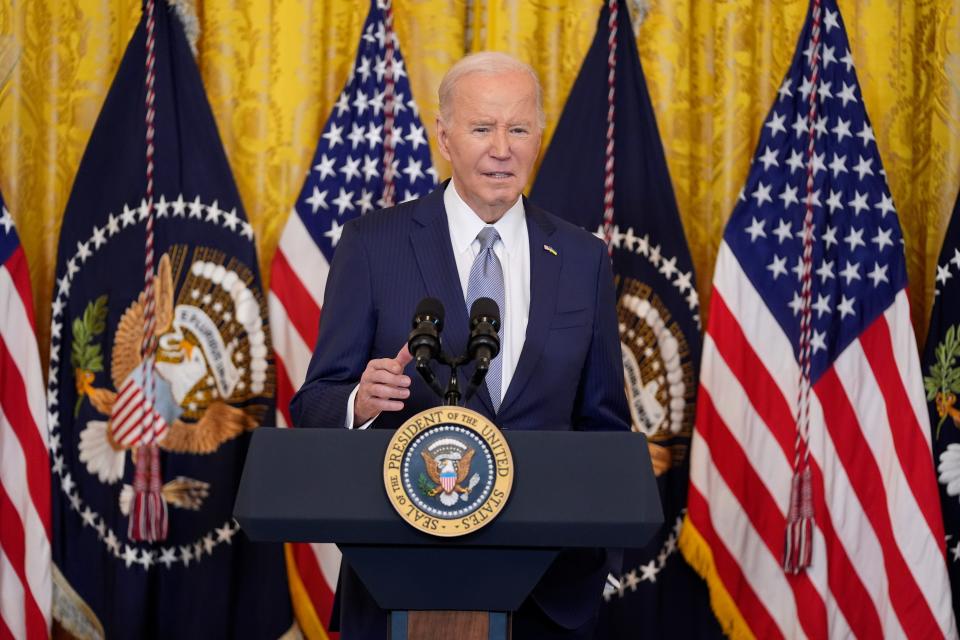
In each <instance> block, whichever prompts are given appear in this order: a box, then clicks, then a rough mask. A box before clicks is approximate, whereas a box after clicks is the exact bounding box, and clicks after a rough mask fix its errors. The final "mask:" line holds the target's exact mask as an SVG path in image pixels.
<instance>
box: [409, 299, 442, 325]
mask: <svg viewBox="0 0 960 640" xmlns="http://www.w3.org/2000/svg"><path fill="white" fill-rule="evenodd" d="M443 315H444V312H443V303H442V302H440V301H439V300H437V299H436V298H424V299H423V300H421V301H420V302H419V303H417V310H416V312H414V316H419V317H423V316H430V317H432V318H436V319H437V320H438V322H437V324H443Z"/></svg>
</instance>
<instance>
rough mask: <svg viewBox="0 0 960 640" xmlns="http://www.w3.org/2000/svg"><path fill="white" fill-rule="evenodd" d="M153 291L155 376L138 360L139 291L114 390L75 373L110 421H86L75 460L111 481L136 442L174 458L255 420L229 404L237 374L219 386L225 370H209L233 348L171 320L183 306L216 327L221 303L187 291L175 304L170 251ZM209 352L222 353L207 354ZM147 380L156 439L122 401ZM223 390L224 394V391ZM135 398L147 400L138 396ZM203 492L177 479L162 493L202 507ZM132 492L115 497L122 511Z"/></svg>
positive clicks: (119, 340)
mask: <svg viewBox="0 0 960 640" xmlns="http://www.w3.org/2000/svg"><path fill="white" fill-rule="evenodd" d="M178 262H180V261H179V260H178ZM186 288H187V287H186V286H184V289H186ZM153 294H154V307H155V318H156V323H155V325H154V330H153V335H154V337H155V338H156V339H157V349H156V356H155V363H154V367H153V370H152V372H146V371H145V369H146V367H145V366H144V363H143V362H142V358H141V345H142V343H143V338H144V323H143V318H144V307H145V301H146V292H145V291H141V292H140V295H139V296H138V297H137V299H136V300H135V301H134V302H133V303H131V304H130V306H129V307H128V308H127V309H126V311H124V313H123V316H122V317H121V318H120V322H119V323H118V325H117V329H116V333H115V334H114V340H113V351H112V353H111V357H110V362H111V366H110V377H111V381H112V383H113V387H114V389H116V391H115V390H112V389H107V388H98V387H95V386H93V376H92V375H89V376H82V375H79V374H78V377H77V387H78V392H80V393H81V394H82V395H86V396H87V397H88V398H89V399H90V403H91V405H92V406H93V407H94V409H96V410H97V411H98V412H99V413H101V414H104V415H105V416H108V418H107V420H105V421H104V420H91V421H89V422H88V423H87V426H86V428H85V429H84V430H83V432H81V434H80V445H79V449H80V460H81V461H82V462H84V463H85V464H86V467H87V470H88V471H89V472H90V473H92V474H94V475H96V476H97V477H98V478H99V479H100V481H101V482H105V483H108V484H113V483H114V482H116V481H117V480H119V479H120V478H121V477H122V476H123V468H124V464H125V457H126V453H127V451H130V452H131V453H134V452H135V451H136V449H137V447H138V446H140V445H143V444H156V445H158V446H159V447H160V448H161V449H164V450H166V451H169V452H171V453H191V454H209V453H213V452H215V451H216V450H217V449H218V448H219V447H220V445H221V444H223V443H224V442H226V441H228V440H230V439H233V438H235V437H237V436H238V435H240V434H242V433H244V432H245V431H247V430H250V429H253V428H255V427H256V426H257V423H258V420H257V418H256V416H254V415H252V413H251V412H248V411H246V410H244V409H242V408H238V407H234V406H231V405H230V404H228V403H227V400H229V399H230V397H229V396H230V395H231V394H232V393H233V390H234V389H236V388H237V387H238V386H239V388H241V389H242V388H243V385H242V384H240V385H237V384H236V381H237V380H238V379H239V378H240V377H241V376H240V375H239V374H238V373H236V372H235V371H233V372H232V373H233V376H232V378H231V379H230V380H228V381H227V382H226V383H224V382H223V381H222V380H221V379H220V378H222V377H223V373H222V371H214V367H212V362H211V359H214V358H215V359H217V361H218V362H220V363H223V362H226V363H227V365H229V364H230V363H231V361H232V359H233V357H234V356H235V354H234V350H235V349H236V343H235V342H231V343H230V344H227V345H224V343H223V341H222V340H220V341H217V340H213V341H211V340H209V339H207V340H204V339H203V337H202V336H199V335H196V334H195V333H194V332H192V331H191V330H190V328H191V326H190V325H189V323H185V322H179V321H176V320H175V316H176V317H179V316H178V315H177V313H178V312H179V311H181V309H185V310H187V312H188V313H189V314H192V315H190V316H189V317H196V318H199V319H200V320H199V321H198V324H201V325H203V326H209V327H213V328H216V327H217V326H218V325H217V323H216V322H215V321H213V320H212V319H211V316H214V314H213V313H212V311H213V310H215V309H218V310H221V311H222V310H223V308H224V305H223V303H222V302H218V303H217V304H216V305H214V304H213V303H212V302H213V298H212V296H204V297H203V298H202V299H200V298H199V296H196V295H194V298H197V299H196V300H191V299H189V297H188V295H189V294H188V293H187V292H186V291H182V292H181V295H180V299H179V300H178V303H180V304H178V305H177V306H175V305H174V276H173V267H172V265H171V259H170V255H169V254H164V255H163V256H162V257H161V258H160V260H159V264H158V266H157V273H156V275H155V276H154V282H153ZM227 299H228V300H229V298H227ZM210 307H212V308H210ZM211 345H214V346H213V347H211ZM217 345H219V347H217ZM211 349H213V350H215V351H219V352H220V353H211ZM220 368H221V369H222V368H223V366H222V364H221V367H220ZM82 373H86V372H82ZM148 376H149V377H152V387H153V398H152V406H149V405H147V404H146V402H144V407H145V409H144V410H146V411H151V412H152V413H153V416H154V418H155V420H156V424H158V425H160V427H159V428H157V429H156V430H155V433H154V434H150V433H146V432H143V431H142V427H141V424H140V423H141V422H142V420H141V419H140V418H139V417H136V416H134V417H133V418H131V413H132V412H131V409H130V405H133V404H135V403H134V402H132V401H128V397H127V395H129V394H128V393H127V390H130V389H134V390H135V391H142V387H143V386H145V383H144V380H145V379H149V377H148ZM225 386H226V393H223V392H224V387H225ZM225 395H226V396H227V397H224V396H225ZM136 397H137V399H144V400H145V398H144V397H143V395H140V396H136ZM142 413H143V411H141V413H140V414H139V415H142ZM185 418H186V419H185ZM208 491H209V485H208V483H206V482H202V481H199V480H193V479H190V478H184V477H177V478H176V479H174V480H172V481H170V482H167V483H166V484H165V485H164V487H163V492H162V493H163V497H164V499H165V500H166V501H167V502H168V503H170V504H172V505H174V506H179V507H182V508H187V509H199V508H200V505H201V503H202V501H203V499H204V498H205V497H206V496H207V495H208ZM130 495H131V491H130V488H129V487H124V491H123V492H121V497H120V502H121V509H122V510H124V511H125V509H124V507H128V506H129V505H128V501H129V497H130Z"/></svg>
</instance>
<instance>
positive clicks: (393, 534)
mask: <svg viewBox="0 0 960 640" xmlns="http://www.w3.org/2000/svg"><path fill="white" fill-rule="evenodd" d="M392 435H393V432H392V431H387V430H377V429H371V430H366V431H355V430H349V429H342V428H340V429H257V430H256V431H255V432H254V434H253V438H252V441H251V443H250V449H249V451H248V453H247V460H246V464H245V466H244V470H243V476H242V478H241V482H240V489H239V492H238V494H237V501H236V505H235V508H234V515H235V517H236V519H237V521H238V522H239V523H240V526H241V527H242V528H243V530H244V531H245V532H246V535H247V536H249V537H250V538H251V539H252V540H259V541H271V542H281V541H282V542H333V543H336V544H337V545H338V546H339V547H340V550H341V551H342V552H343V555H344V557H345V558H346V559H347V561H348V562H349V563H350V565H351V567H352V568H353V569H354V570H355V571H356V572H357V575H359V577H360V579H361V580H362V581H363V583H364V585H365V586H366V587H367V589H368V590H369V591H370V593H371V595H372V596H373V598H374V599H375V600H376V602H377V604H378V605H379V606H380V607H382V608H383V609H386V610H388V611H390V612H391V616H390V632H391V640H432V639H434V638H437V639H440V638H445V639H446V638H458V639H463V640H474V639H476V640H507V639H508V638H509V637H510V629H509V626H510V624H509V616H508V614H509V613H510V612H512V611H516V610H517V609H518V608H519V607H520V604H521V603H522V602H523V600H524V599H525V598H526V597H527V595H529V593H530V591H531V590H532V589H533V587H534V586H535V585H536V583H537V582H538V581H539V579H540V577H541V576H542V575H543V574H544V572H545V571H546V570H547V568H548V567H549V566H550V563H551V562H552V561H553V560H554V558H555V557H556V555H557V554H558V553H559V551H560V550H561V549H563V548H614V549H616V548H626V547H640V546H643V545H644V544H645V543H646V542H647V541H648V540H649V539H650V537H652V536H653V534H654V533H655V532H656V531H657V529H658V528H659V527H660V525H661V524H662V523H663V513H662V511H661V508H660V497H659V493H658V491H657V484H656V480H655V478H654V475H653V469H652V467H651V465H650V456H649V452H648V450H647V443H646V440H645V439H644V438H643V436H641V435H639V434H635V433H624V432H579V431H563V430H542V431H541V430H537V431H505V432H504V436H505V437H506V439H507V441H508V443H509V445H510V449H511V451H512V453H513V460H514V468H515V476H514V485H513V491H512V494H511V496H510V499H509V501H508V503H507V505H506V507H505V508H504V510H503V511H502V512H501V513H500V515H499V516H498V517H497V519H496V520H495V521H494V522H493V523H491V524H489V525H487V526H485V527H483V528H482V529H480V530H479V531H475V532H473V533H470V534H467V535H465V536H462V537H459V538H437V537H434V536H430V535H428V534H426V533H424V532H422V531H419V530H417V529H415V528H414V527H412V526H411V525H409V524H407V523H406V522H405V521H403V520H402V519H401V518H400V516H398V515H397V513H396V512H395V511H394V509H393V507H392V506H391V505H390V504H389V502H388V501H387V493H386V490H385V489H384V486H383V460H384V454H385V452H386V449H387V444H388V442H389V440H390V437H391V436H392ZM430 566H439V567H469V570H470V577H471V587H470V588H469V589H462V590H457V589H451V588H449V585H448V584H446V583H445V582H444V581H443V580H438V579H437V577H436V575H435V574H434V573H433V572H430V571H424V567H430ZM597 597H598V598H599V597H600V594H599V593H598V594H597ZM345 640H349V639H345Z"/></svg>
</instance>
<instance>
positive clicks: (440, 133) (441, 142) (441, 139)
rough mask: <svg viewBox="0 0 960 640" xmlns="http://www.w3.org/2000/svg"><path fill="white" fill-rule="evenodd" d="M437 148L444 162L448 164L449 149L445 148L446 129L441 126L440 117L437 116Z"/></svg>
mask: <svg viewBox="0 0 960 640" xmlns="http://www.w3.org/2000/svg"><path fill="white" fill-rule="evenodd" d="M437 146H438V147H439V148H440V155H442V156H443V158H444V160H446V161H447V162H450V149H449V148H448V147H447V129H446V127H444V126H443V121H442V120H440V116H437Z"/></svg>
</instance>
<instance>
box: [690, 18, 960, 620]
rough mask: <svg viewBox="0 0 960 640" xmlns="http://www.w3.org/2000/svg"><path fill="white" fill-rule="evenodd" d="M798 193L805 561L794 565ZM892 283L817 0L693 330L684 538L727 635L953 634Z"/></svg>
mask: <svg viewBox="0 0 960 640" xmlns="http://www.w3.org/2000/svg"><path fill="white" fill-rule="evenodd" d="M818 40H819V43H818V44H815V43H817V41H818ZM811 96H812V97H813V101H812V102H811ZM811 115H812V116H813V117H812V118H811V117H810V116H811ZM811 138H812V141H813V144H812V145H811V144H810V143H811ZM808 171H809V174H810V177H811V178H812V179H811V180H810V181H809V183H808ZM808 198H809V199H810V200H809V201H810V203H811V205H812V213H813V216H812V231H813V235H812V255H811V260H812V261H811V263H810V267H809V271H808V272H807V273H808V274H809V282H810V286H811V289H810V292H809V294H810V295H809V298H808V299H809V305H810V306H809V307H808V309H809V313H810V316H809V317H810V324H809V354H810V355H809V377H808V380H809V383H810V385H811V386H810V393H809V396H808V399H809V404H808V407H809V413H808V414H807V415H808V417H809V421H808V423H807V424H808V433H809V438H808V439H807V440H806V441H805V442H808V443H809V445H808V446H809V452H810V456H809V458H808V464H809V467H808V468H809V471H810V474H811V475H810V478H811V480H812V482H811V489H812V492H811V494H810V501H809V504H810V506H812V508H813V514H814V520H813V535H812V558H811V562H810V564H809V566H807V567H806V568H804V569H801V570H800V571H798V572H796V573H788V572H787V571H785V569H784V566H783V565H782V561H783V557H784V549H785V529H786V525H787V517H788V512H789V506H790V499H791V481H792V478H793V476H794V470H795V451H796V450H797V448H798V439H797V428H798V427H797V425H798V424H802V422H801V421H802V419H803V415H804V414H803V413H802V412H800V410H799V409H798V407H799V406H801V398H802V395H801V388H802V385H801V365H800V364H799V363H800V362H801V361H802V357H801V355H802V354H801V349H800V344H801V329H802V324H801V320H802V317H803V314H804V306H805V304H804V294H803V290H802V288H801V285H802V282H803V278H804V251H803V248H804V235H803V228H804V218H805V215H806V210H807V202H808ZM906 286H907V274H906V267H905V260H904V252H903V245H902V235H901V231H900V226H899V223H898V221H897V214H896V210H895V208H894V205H893V200H892V198H891V196H890V189H889V187H888V185H887V180H886V176H885V174H884V171H883V168H882V166H881V163H880V156H879V153H878V149H877V143H876V140H875V138H874V132H873V129H872V128H871V126H870V121H869V118H868V117H867V114H866V110H865V107H864V104H863V95H862V93H861V91H860V87H859V84H858V82H857V76H856V73H855V71H854V65H853V59H852V56H851V53H850V48H849V43H848V40H847V36H846V33H845V28H844V26H843V21H842V19H841V16H840V12H839V10H838V8H837V5H836V2H835V0H822V2H821V1H820V0H814V2H812V3H811V9H810V12H809V13H808V16H807V20H806V24H805V26H804V29H803V31H802V33H801V36H800V41H799V44H798V47H797V50H796V52H795V54H794V58H793V62H792V64H791V67H790V70H789V71H788V73H787V75H786V78H785V79H784V81H783V84H782V85H781V86H780V88H779V91H778V95H777V98H776V100H775V103H774V105H773V108H772V109H771V111H770V114H769V116H768V118H767V120H766V122H765V124H764V125H763V129H762V133H761V135H760V141H759V144H758V145H757V152H756V156H755V158H754V160H753V164H752V167H751V170H750V173H749V176H748V178H747V182H746V185H745V186H744V189H743V191H742V192H741V195H740V198H739V200H738V202H737V204H736V207H735V209H734V211H733V214H732V216H731V218H730V221H729V223H728V225H727V227H726V230H725V232H724V236H723V241H722V243H721V245H720V249H719V254H718V258H717V265H716V271H715V276H714V282H713V297H712V302H711V307H710V315H709V325H708V328H707V335H706V338H705V341H704V351H703V360H702V366H701V378H700V393H699V403H698V409H697V419H696V428H695V432H694V438H693V444H692V453H691V471H690V491H689V504H688V509H689V510H688V516H687V521H686V522H685V524H684V528H683V533H682V535H681V547H682V549H683V551H684V554H685V556H686V557H687V558H688V560H689V561H690V562H691V564H692V565H694V566H695V567H696V568H697V569H698V571H699V572H700V573H701V574H702V575H703V576H704V577H705V578H706V580H707V582H708V584H709V586H710V590H711V600H712V603H713V607H714V610H715V611H716V612H717V614H718V617H719V618H720V621H721V624H722V625H723V627H724V629H725V630H727V631H728V632H730V633H732V634H733V635H734V636H735V637H737V636H739V637H743V636H748V635H751V634H752V635H753V636H756V637H762V638H779V637H787V638H800V637H811V638H826V637H831V638H832V637H850V636H856V637H862V638H880V637H916V638H937V637H955V636H956V629H955V623H954V617H953V611H952V609H951V605H950V585H949V583H948V581H947V574H946V570H945V565H944V537H943V523H942V521H941V518H940V505H939V502H938V495H937V486H936V481H935V477H934V469H933V461H932V457H931V445H930V434H929V421H928V417H927V411H926V406H925V401H924V391H923V386H922V381H921V377H920V363H919V358H918V354H917V344H916V340H915V336H914V332H913V328H912V325H911V323H910V312H909V305H908V300H907V291H906Z"/></svg>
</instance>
